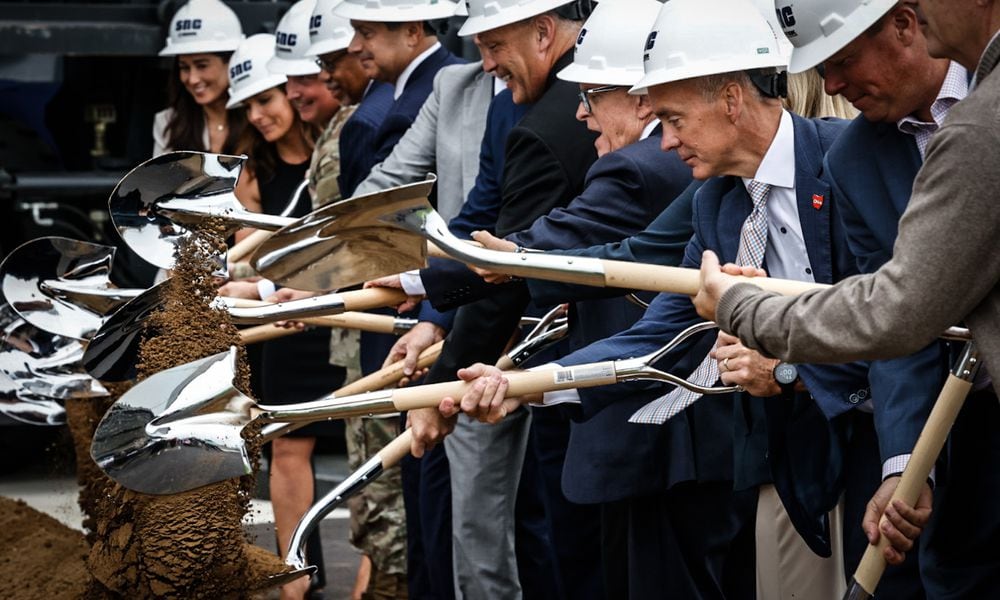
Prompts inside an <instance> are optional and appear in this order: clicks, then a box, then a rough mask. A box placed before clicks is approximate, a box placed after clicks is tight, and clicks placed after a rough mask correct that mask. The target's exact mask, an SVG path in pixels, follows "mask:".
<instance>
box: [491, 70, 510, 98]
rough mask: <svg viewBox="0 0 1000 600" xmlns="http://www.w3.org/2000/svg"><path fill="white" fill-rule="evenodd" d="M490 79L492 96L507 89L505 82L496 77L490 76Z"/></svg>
mask: <svg viewBox="0 0 1000 600" xmlns="http://www.w3.org/2000/svg"><path fill="white" fill-rule="evenodd" d="M490 77H492V78H493V95H494V96H496V95H497V94H499V93H500V92H502V91H504V90H505V89H507V82H506V81H504V80H503V79H500V78H499V77H496V76H494V75H490Z"/></svg>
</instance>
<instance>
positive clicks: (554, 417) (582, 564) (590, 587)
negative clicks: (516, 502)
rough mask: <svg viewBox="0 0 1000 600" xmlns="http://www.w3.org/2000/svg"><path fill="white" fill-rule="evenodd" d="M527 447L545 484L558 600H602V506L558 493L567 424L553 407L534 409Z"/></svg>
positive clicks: (566, 443) (560, 488)
mask: <svg viewBox="0 0 1000 600" xmlns="http://www.w3.org/2000/svg"><path fill="white" fill-rule="evenodd" d="M529 443H530V444H531V446H530V448H529V450H531V451H533V452H534V453H535V457H536V459H537V460H538V468H539V471H540V474H541V477H542V480H543V486H544V489H543V497H544V501H545V512H546V514H547V515H548V519H549V532H550V534H549V535H550V539H551V543H552V547H553V549H554V551H555V566H556V572H557V573H558V575H559V577H558V581H557V586H558V590H559V595H558V596H557V597H558V598H563V599H566V600H588V599H594V600H601V599H603V598H604V597H605V595H604V582H603V578H602V577H601V554H600V523H601V513H600V507H599V506H598V505H584V504H574V503H572V502H570V501H569V500H567V499H566V496H565V495H564V494H563V492H562V470H563V463H564V462H565V459H566V447H567V445H568V444H569V419H567V418H566V417H565V416H563V414H562V412H561V411H560V410H559V409H557V408H537V409H532V413H531V436H530V441H529Z"/></svg>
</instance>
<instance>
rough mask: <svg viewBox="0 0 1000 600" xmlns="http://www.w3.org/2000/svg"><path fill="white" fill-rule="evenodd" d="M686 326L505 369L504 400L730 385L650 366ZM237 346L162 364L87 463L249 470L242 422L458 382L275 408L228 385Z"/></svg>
mask: <svg viewBox="0 0 1000 600" xmlns="http://www.w3.org/2000/svg"><path fill="white" fill-rule="evenodd" d="M714 327H715V325H714V324H711V323H703V324H699V325H695V326H692V327H690V328H688V329H687V330H685V331H684V332H682V334H681V335H679V336H678V337H677V338H675V339H674V340H672V341H671V342H670V343H669V344H667V345H666V346H664V347H663V348H661V349H660V350H658V351H657V352H654V353H652V354H649V355H647V356H643V357H640V358H634V359H627V360H619V361H605V362H600V363H591V364H586V365H580V366H575V367H567V368H560V369H555V370H539V371H524V372H515V373H511V374H510V375H509V376H508V377H507V379H508V382H509V385H508V390H507V394H508V396H510V397H517V396H523V395H525V394H531V393H539V392H546V391H553V390H559V389H569V388H581V387H594V386H599V385H608V384H612V383H616V382H619V381H635V380H640V379H644V380H655V381H662V382H666V383H671V384H673V385H681V386H683V387H686V388H688V389H691V390H693V391H697V392H700V393H703V394H720V393H729V392H733V391H736V390H737V389H738V388H736V387H725V388H721V387H720V388H706V387H703V386H697V385H694V384H692V383H690V382H687V381H685V380H684V379H682V378H680V377H677V376H676V375H673V374H670V373H665V372H663V371H660V370H658V369H656V368H654V367H653V366H651V365H652V364H653V363H655V362H657V361H658V360H659V359H660V358H661V357H662V356H663V355H664V354H666V353H667V352H669V351H670V350H672V349H673V348H674V347H675V346H676V345H677V344H678V343H680V342H681V341H682V340H683V339H685V338H686V337H689V336H691V335H694V334H695V333H700V332H702V331H705V330H708V329H711V328H714ZM235 361H236V349H235V347H234V348H232V349H231V350H230V351H228V352H221V353H219V354H215V355H213V356H209V357H207V358H203V359H201V360H198V361H194V362H191V363H187V364H184V365H181V366H178V367H174V368H172V369H168V370H166V371H162V372H160V373H157V374H155V375H152V376H150V377H149V378H147V379H145V380H143V381H141V382H140V383H138V384H136V385H135V386H134V387H133V388H132V389H131V390H129V391H128V392H127V393H126V394H124V395H123V396H122V397H121V398H120V399H119V400H118V402H116V403H115V404H114V405H112V407H111V408H110V409H109V410H108V412H107V414H106V415H105V416H104V419H103V420H102V421H101V423H100V424H99V425H98V427H97V430H96V432H95V434H94V441H93V445H92V447H91V456H92V457H93V459H94V461H95V462H96V463H97V464H98V465H99V466H100V467H101V469H102V470H104V472H105V473H107V474H108V476H109V477H111V478H112V479H114V480H115V481H118V482H119V483H121V484H122V485H124V486H125V487H128V488H130V489H133V490H136V491H139V492H143V493H147V494H169V493H175V492H177V491H181V490H187V489H192V488H195V487H199V486H201V485H206V484H207V483H211V482H213V481H218V480H220V479H227V478H229V477H236V476H240V475H244V474H247V473H249V472H250V469H251V465H250V463H249V460H248V458H247V450H246V440H244V439H243V433H244V428H245V427H246V426H247V425H249V424H251V423H254V422H259V423H262V424H263V423H275V422H280V423H299V422H303V423H307V422H315V421H321V420H327V419H340V418H344V417H353V416H369V415H376V414H388V413H393V412H397V411H402V410H412V409H416V408H427V407H435V406H437V405H438V403H439V402H440V400H441V399H442V398H444V397H448V396H450V397H455V398H458V397H461V396H462V395H463V394H464V393H465V392H466V391H467V389H468V388H469V384H467V383H465V382H461V381H454V382H446V383H438V384H433V385H424V386H418V387H413V388H401V389H393V390H383V391H378V392H370V393H365V394H359V395H356V396H348V397H342V398H337V397H336V396H334V395H332V394H331V395H328V396H325V397H323V398H320V399H318V400H315V401H312V402H304V403H299V404H288V405H281V406H263V405H258V404H257V403H255V402H254V401H253V400H252V399H251V398H249V397H247V396H246V395H244V394H243V393H241V392H240V391H239V390H237V389H236V388H235V387H234V386H233V385H232V380H233V376H234V373H235Z"/></svg>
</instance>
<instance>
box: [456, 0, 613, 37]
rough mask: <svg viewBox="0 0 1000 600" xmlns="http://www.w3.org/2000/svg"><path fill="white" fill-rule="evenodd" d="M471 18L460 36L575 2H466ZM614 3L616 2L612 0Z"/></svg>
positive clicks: (492, 0) (566, 0)
mask: <svg viewBox="0 0 1000 600" xmlns="http://www.w3.org/2000/svg"><path fill="white" fill-rule="evenodd" d="M465 1H466V3H467V8H468V12H469V18H467V19H466V20H465V23H463V24H462V28H461V29H459V30H458V35H461V36H470V35H475V34H477V33H482V32H484V31H489V30H491V29H496V28H498V27H503V26H504V25H510V24H511V23H517V22H518V21H523V20H524V19H527V18H530V17H534V16H535V15H540V14H542V13H544V12H548V11H550V10H552V9H555V8H559V7H560V6H562V5H564V4H569V3H570V2H573V1H575V0H465ZM611 1H614V0H611Z"/></svg>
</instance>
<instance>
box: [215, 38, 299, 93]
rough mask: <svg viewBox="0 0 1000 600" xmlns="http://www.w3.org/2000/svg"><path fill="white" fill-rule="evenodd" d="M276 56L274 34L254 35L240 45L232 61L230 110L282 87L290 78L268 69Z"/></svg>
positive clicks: (230, 65) (230, 64)
mask: <svg viewBox="0 0 1000 600" xmlns="http://www.w3.org/2000/svg"><path fill="white" fill-rule="evenodd" d="M273 56H274V36H273V35H272V34H270V33H258V34H257V35H251V36H250V37H248V38H247V39H246V40H244V41H243V43H242V44H240V47H239V48H237V49H236V52H233V55H232V57H230V59H229V102H227V103H226V108H236V107H238V106H240V105H242V104H243V101H244V100H246V99H247V98H249V97H251V96H254V95H256V94H259V93H261V92H263V91H264V90H268V89H271V88H273V87H276V86H279V85H281V84H283V83H285V82H286V81H288V78H287V77H285V75H284V74H283V73H274V72H272V71H270V70H269V69H268V68H267V64H268V62H269V61H270V60H271V57H273Z"/></svg>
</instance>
